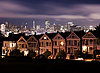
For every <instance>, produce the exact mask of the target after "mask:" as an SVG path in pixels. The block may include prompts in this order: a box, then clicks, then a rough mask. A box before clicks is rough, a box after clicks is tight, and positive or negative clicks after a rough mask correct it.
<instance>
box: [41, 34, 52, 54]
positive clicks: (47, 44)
mask: <svg viewBox="0 0 100 73" xmlns="http://www.w3.org/2000/svg"><path fill="white" fill-rule="evenodd" d="M39 43H40V47H39V48H40V54H43V53H44V52H45V51H50V52H51V53H52V42H51V39H50V38H49V37H48V36H47V34H46V33H45V34H44V35H43V36H42V37H41V38H40V39H39Z"/></svg>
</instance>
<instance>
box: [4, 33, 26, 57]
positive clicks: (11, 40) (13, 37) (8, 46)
mask: <svg viewBox="0 0 100 73" xmlns="http://www.w3.org/2000/svg"><path fill="white" fill-rule="evenodd" d="M21 35H24V34H12V33H11V34H9V37H5V38H4V40H3V46H2V55H7V56H9V53H10V52H11V51H13V50H14V49H15V47H16V46H17V45H16V44H17V43H16V42H17V41H18V39H19V38H20V37H21Z"/></svg>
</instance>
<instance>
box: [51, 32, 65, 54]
mask: <svg viewBox="0 0 100 73" xmlns="http://www.w3.org/2000/svg"><path fill="white" fill-rule="evenodd" d="M52 40H53V55H54V56H57V53H58V52H59V51H61V50H64V51H65V45H66V42H65V39H64V38H63V37H62V36H61V34H60V33H59V32H58V33H57V34H56V35H55V36H54V38H53V39H52Z"/></svg>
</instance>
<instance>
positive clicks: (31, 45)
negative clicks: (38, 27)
mask: <svg viewBox="0 0 100 73" xmlns="http://www.w3.org/2000/svg"><path fill="white" fill-rule="evenodd" d="M27 44H28V47H27V49H28V50H30V51H33V52H36V55H38V54H39V44H38V40H37V39H36V38H35V37H34V36H33V35H32V36H30V37H29V39H28V40H27Z"/></svg>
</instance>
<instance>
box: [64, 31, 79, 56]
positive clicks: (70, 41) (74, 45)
mask: <svg viewBox="0 0 100 73" xmlns="http://www.w3.org/2000/svg"><path fill="white" fill-rule="evenodd" d="M66 40H67V44H66V47H67V58H70V55H74V51H76V50H80V38H79V37H78V36H77V35H76V34H75V33H74V32H71V34H70V35H69V36H68V37H66Z"/></svg>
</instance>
